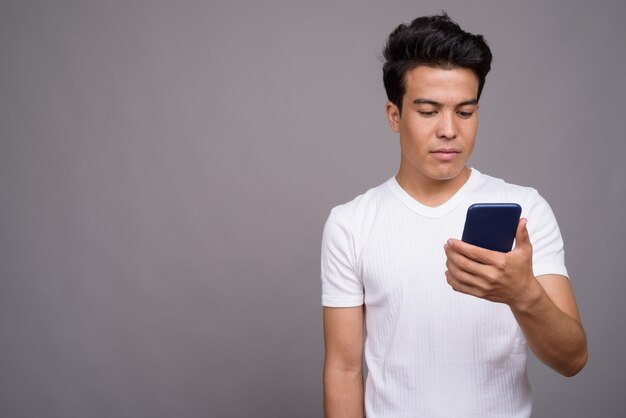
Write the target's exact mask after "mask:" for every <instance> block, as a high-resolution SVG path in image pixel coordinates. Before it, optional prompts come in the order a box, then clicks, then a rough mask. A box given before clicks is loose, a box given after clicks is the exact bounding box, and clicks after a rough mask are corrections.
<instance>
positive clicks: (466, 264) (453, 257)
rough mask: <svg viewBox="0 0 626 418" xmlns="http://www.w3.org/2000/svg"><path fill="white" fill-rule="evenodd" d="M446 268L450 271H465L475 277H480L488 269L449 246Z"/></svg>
mask: <svg viewBox="0 0 626 418" xmlns="http://www.w3.org/2000/svg"><path fill="white" fill-rule="evenodd" d="M446 255H447V257H448V258H447V260H446V267H448V269H454V270H455V271H457V270H458V271H465V272H467V273H470V274H471V275H474V276H480V275H481V274H482V273H484V270H485V268H486V267H487V266H486V265H485V264H482V263H479V262H477V261H474V260H472V259H471V258H467V257H465V256H464V255H463V254H461V253H460V252H458V251H455V250H454V249H452V248H450V247H449V246H448V247H447V248H446Z"/></svg>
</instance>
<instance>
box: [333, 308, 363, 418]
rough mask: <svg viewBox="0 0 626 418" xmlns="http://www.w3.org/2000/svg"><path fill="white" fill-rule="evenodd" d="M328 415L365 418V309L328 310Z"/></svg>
mask: <svg viewBox="0 0 626 418" xmlns="http://www.w3.org/2000/svg"><path fill="white" fill-rule="evenodd" d="M323 315H324V350H325V355H324V416H325V417H326V418H339V417H341V418H352V417H354V418H363V416H364V415H365V414H364V407H363V393H364V389H363V317H364V315H363V306H356V307H350V308H329V307H324V314H323Z"/></svg>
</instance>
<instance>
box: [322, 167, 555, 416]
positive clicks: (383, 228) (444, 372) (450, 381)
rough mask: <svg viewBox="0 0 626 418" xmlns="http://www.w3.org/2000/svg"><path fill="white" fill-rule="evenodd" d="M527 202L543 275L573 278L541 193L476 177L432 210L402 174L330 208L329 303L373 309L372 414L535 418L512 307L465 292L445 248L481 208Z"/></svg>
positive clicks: (325, 244) (368, 394)
mask: <svg viewBox="0 0 626 418" xmlns="http://www.w3.org/2000/svg"><path fill="white" fill-rule="evenodd" d="M497 202H512V203H519V204H520V205H521V207H522V217H526V218H527V219H528V231H529V235H530V240H531V243H532V245H533V273H534V274H535V276H541V275H544V274H559V275H563V276H567V270H566V268H565V265H564V261H563V241H562V239H561V234H560V231H559V228H558V225H557V222H556V219H555V217H554V214H553V213H552V210H551V209H550V207H549V205H548V204H547V202H546V201H545V200H544V199H543V198H542V197H541V196H539V194H538V193H537V191H535V190H534V189H531V188H527V187H520V186H515V185H512V184H507V183H505V182H504V181H502V180H500V179H496V178H493V177H490V176H487V175H484V174H481V173H480V172H479V171H477V170H475V169H472V173H471V175H470V177H469V179H468V181H467V182H466V183H465V185H463V187H462V188H461V189H460V190H459V191H458V192H457V193H456V194H455V195H454V196H453V197H452V198H451V199H449V200H448V201H447V202H446V203H444V204H442V205H441V206H437V207H428V206H424V205H422V204H421V203H419V202H418V201H416V200H415V199H413V198H412V197H411V196H410V195H409V194H408V193H407V192H406V191H405V190H404V189H402V188H401V187H400V185H399V184H398V183H397V181H396V179H395V177H394V178H391V179H389V180H388V181H387V182H385V183H383V184H382V185H380V186H378V187H376V188H373V189H371V190H369V191H367V192H366V193H365V194H362V195H360V196H358V197H357V198H355V199H354V200H352V201H351V202H348V203H346V204H344V205H340V206H337V207H335V208H333V210H332V211H331V213H330V216H329V218H328V220H327V222H326V226H325V227H324V234H323V239H322V260H321V278H322V305H323V306H328V307H350V306H360V305H363V304H365V327H366V338H365V347H364V351H365V361H366V364H367V368H368V375H367V379H366V386H365V411H366V416H367V417H368V418H382V417H389V418H391V417H393V418H402V417H407V418H408V417H411V418H413V417H428V418H434V417H454V418H458V417H476V418H487V417H507V418H514V417H529V416H530V413H531V408H532V397H531V391H530V386H529V383H528V379H527V377H526V358H527V344H526V340H525V338H524V335H523V333H522V331H521V329H520V328H519V326H518V324H517V322H516V321H515V318H514V317H513V314H512V313H511V310H510V308H509V307H508V306H507V305H505V304H500V303H493V302H489V301H486V300H483V299H479V298H476V297H473V296H469V295H466V294H462V293H457V292H455V291H454V290H452V288H451V287H450V285H448V283H447V282H446V278H445V274H444V272H445V270H446V266H445V261H446V257H445V253H444V250H443V246H444V244H445V242H446V241H447V240H448V239H449V238H457V239H460V237H461V234H462V231H463V225H464V222H465V215H466V212H467V208H468V207H469V206H470V205H471V204H473V203H497Z"/></svg>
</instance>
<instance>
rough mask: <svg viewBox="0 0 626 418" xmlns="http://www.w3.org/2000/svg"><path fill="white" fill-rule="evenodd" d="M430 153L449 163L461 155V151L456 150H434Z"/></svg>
mask: <svg viewBox="0 0 626 418" xmlns="http://www.w3.org/2000/svg"><path fill="white" fill-rule="evenodd" d="M430 153H431V154H433V155H434V156H435V157H436V158H438V159H440V160H443V161H449V160H452V159H453V158H455V157H456V156H457V155H458V154H460V153H461V151H459V150H457V149H455V148H440V149H436V150H433V151H431V152H430Z"/></svg>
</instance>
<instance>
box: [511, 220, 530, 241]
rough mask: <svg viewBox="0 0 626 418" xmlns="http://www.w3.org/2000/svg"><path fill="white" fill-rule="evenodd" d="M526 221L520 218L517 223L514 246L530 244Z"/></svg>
mask: <svg viewBox="0 0 626 418" xmlns="http://www.w3.org/2000/svg"><path fill="white" fill-rule="evenodd" d="M527 223H528V220H527V219H526V218H521V219H520V220H519V223H518V224H517V231H516V232H515V246H516V247H517V248H519V247H525V246H530V237H529V236H528V228H526V224H527Z"/></svg>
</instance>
